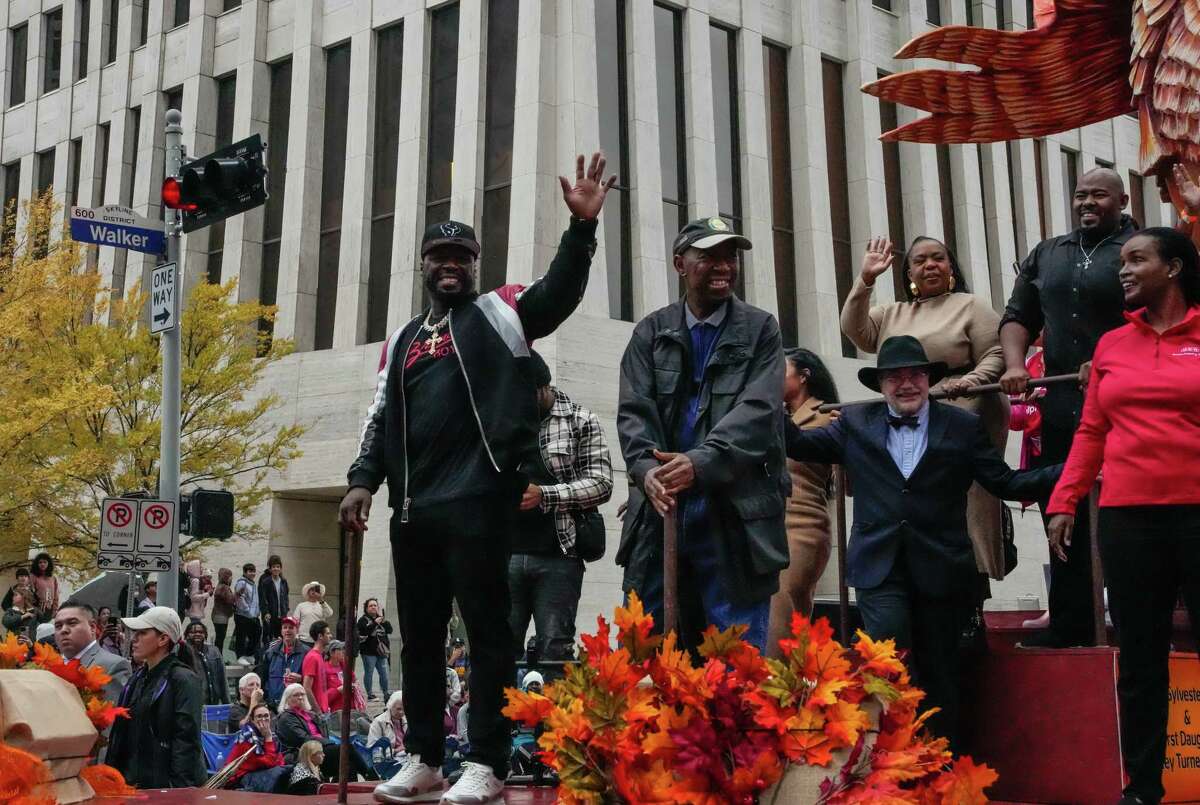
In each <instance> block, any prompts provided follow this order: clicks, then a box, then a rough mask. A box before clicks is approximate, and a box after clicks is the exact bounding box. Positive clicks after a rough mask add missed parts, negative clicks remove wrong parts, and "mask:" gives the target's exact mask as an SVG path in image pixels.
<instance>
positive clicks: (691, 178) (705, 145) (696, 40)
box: [651, 0, 718, 259]
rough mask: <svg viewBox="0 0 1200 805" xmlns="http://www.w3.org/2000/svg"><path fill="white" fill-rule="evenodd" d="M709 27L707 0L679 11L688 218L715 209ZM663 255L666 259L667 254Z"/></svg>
mask: <svg viewBox="0 0 1200 805" xmlns="http://www.w3.org/2000/svg"><path fill="white" fill-rule="evenodd" d="M709 27H710V26H709V18H708V0H692V2H691V4H690V5H689V6H688V8H687V9H686V10H684V12H683V93H684V96H683V97H684V102H683V116H684V120H683V126H684V132H685V138H684V139H685V142H686V150H687V191H688V204H687V209H688V219H689V220H693V219H696V218H702V217H706V216H709V215H716V214H717V212H718V210H717V132H716V120H715V119H714V117H713V115H714V110H713V94H712V93H713V77H712V44H711V40H710V34H709ZM651 33H653V31H652V32H651ZM667 257H668V259H669V258H670V255H667Z"/></svg>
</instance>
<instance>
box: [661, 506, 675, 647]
mask: <svg viewBox="0 0 1200 805" xmlns="http://www.w3.org/2000/svg"><path fill="white" fill-rule="evenodd" d="M678 630H679V522H678V520H677V519H676V509H674V508H672V509H671V510H670V511H668V512H667V513H666V515H665V516H664V517H663V634H670V633H671V632H675V633H676V634H678Z"/></svg>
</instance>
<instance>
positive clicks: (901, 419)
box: [888, 414, 921, 430]
mask: <svg viewBox="0 0 1200 805" xmlns="http://www.w3.org/2000/svg"><path fill="white" fill-rule="evenodd" d="M888 424H889V425H891V426H892V427H893V428H913V429H914V430H915V429H916V428H917V426H918V425H920V424H921V421H920V420H919V419H917V418H916V417H915V416H892V415H891V414H888Z"/></svg>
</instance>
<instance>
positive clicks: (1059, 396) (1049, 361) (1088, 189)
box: [1000, 168, 1137, 648]
mask: <svg viewBox="0 0 1200 805" xmlns="http://www.w3.org/2000/svg"><path fill="white" fill-rule="evenodd" d="M1128 203H1129V196H1127V195H1126V194H1125V185H1124V183H1123V182H1122V181H1121V177H1120V175H1119V174H1118V173H1116V171H1113V170H1111V169H1109V168H1096V169H1095V170H1091V171H1088V172H1087V173H1085V174H1084V175H1083V176H1082V177H1080V179H1079V184H1078V185H1077V186H1076V188H1075V196H1074V198H1073V200H1072V209H1073V210H1074V212H1075V217H1076V219H1077V220H1078V221H1079V226H1078V228H1076V229H1075V230H1074V231H1073V232H1071V233H1070V234H1067V235H1061V236H1059V237H1056V238H1050V239H1049V240H1044V241H1042V242H1041V243H1039V244H1038V245H1037V246H1036V247H1034V249H1033V251H1032V252H1030V254H1029V256H1028V257H1027V258H1025V262H1024V263H1023V264H1022V265H1021V273H1020V275H1019V276H1018V277H1017V282H1016V285H1015V286H1014V287H1013V292H1012V297H1011V298H1010V299H1009V300H1008V307H1007V308H1006V309H1005V311H1004V317H1003V319H1002V320H1001V322H1000V343H1001V345H1002V346H1003V348H1004V362H1005V364H1006V367H1007V368H1006V371H1005V373H1004V376H1003V377H1002V378H1001V379H1000V385H1001V386H1002V387H1003V389H1004V391H1006V392H1007V393H1009V394H1021V393H1024V392H1025V391H1026V389H1027V388H1028V383H1029V372H1028V371H1026V369H1025V355H1026V352H1027V351H1028V349H1029V344H1030V343H1031V342H1032V341H1033V340H1035V339H1036V338H1037V335H1038V333H1041V334H1042V343H1043V349H1044V357H1045V361H1046V374H1047V375H1060V374H1070V373H1073V372H1078V373H1079V377H1080V384H1081V386H1082V385H1085V384H1086V383H1087V375H1088V373H1089V372H1090V370H1091V361H1092V352H1093V351H1094V350H1095V349H1096V343H1097V342H1098V341H1099V340H1100V336H1102V335H1104V334H1105V333H1106V332H1108V331H1109V330H1112V329H1114V328H1116V327H1120V326H1121V325H1123V324H1124V323H1125V318H1124V315H1123V312H1124V310H1125V297H1124V294H1123V292H1122V291H1121V283H1120V281H1119V280H1118V279H1117V272H1118V271H1120V269H1121V246H1123V245H1124V244H1125V241H1127V240H1128V239H1129V238H1130V237H1132V236H1133V234H1134V232H1136V231H1137V223H1136V222H1135V221H1134V220H1133V219H1132V218H1130V217H1129V216H1128V215H1124V214H1123V213H1122V212H1121V211H1122V210H1123V209H1124V208H1125V205H1126V204H1128ZM1041 410H1042V454H1041V457H1040V458H1039V459H1038V461H1039V466H1049V465H1052V464H1058V463H1061V462H1063V461H1066V459H1067V454H1068V453H1070V451H1071V440H1072V439H1073V437H1074V435H1075V428H1076V427H1077V426H1078V425H1079V416H1080V413H1081V412H1082V411H1083V392H1082V390H1081V388H1079V387H1076V386H1075V385H1073V384H1070V385H1058V386H1052V387H1050V388H1049V389H1047V392H1046V396H1045V397H1044V398H1042V400H1041ZM1045 504H1046V501H1045V500H1043V501H1041V508H1042V511H1043V519H1045V515H1044V512H1045V510H1046V506H1045ZM1089 542H1090V539H1089V529H1088V509H1087V504H1086V502H1085V503H1084V504H1083V505H1081V506H1080V507H1079V511H1078V512H1077V513H1076V521H1075V531H1074V539H1073V540H1072V544H1071V545H1069V546H1067V561H1066V562H1063V561H1061V560H1060V559H1058V557H1057V556H1055V555H1054V553H1053V552H1051V554H1050V629H1049V631H1047V632H1043V633H1041V634H1037V635H1033V636H1032V637H1030V638H1029V639H1027V640H1025V641H1024V642H1023V645H1025V646H1029V647H1034V646H1037V647H1052V648H1058V647H1065V646H1080V645H1092V644H1093V642H1094V640H1095V636H1094V634H1093V633H1092V577H1091V563H1090V547H1089Z"/></svg>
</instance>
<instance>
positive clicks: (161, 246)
mask: <svg viewBox="0 0 1200 805" xmlns="http://www.w3.org/2000/svg"><path fill="white" fill-rule="evenodd" d="M71 239H72V240H75V241H78V242H79V243H95V244H98V245H100V246H116V247H117V248H118V249H131V250H133V251H135V252H146V253H147V254H162V253H163V251H164V250H165V248H166V237H165V235H164V234H163V223H162V221H154V220H151V219H149V218H143V217H142V216H140V215H138V214H137V213H136V212H134V211H133V210H131V209H130V208H129V207H122V206H120V205H118V204H109V205H107V206H105V207H72V208H71Z"/></svg>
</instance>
